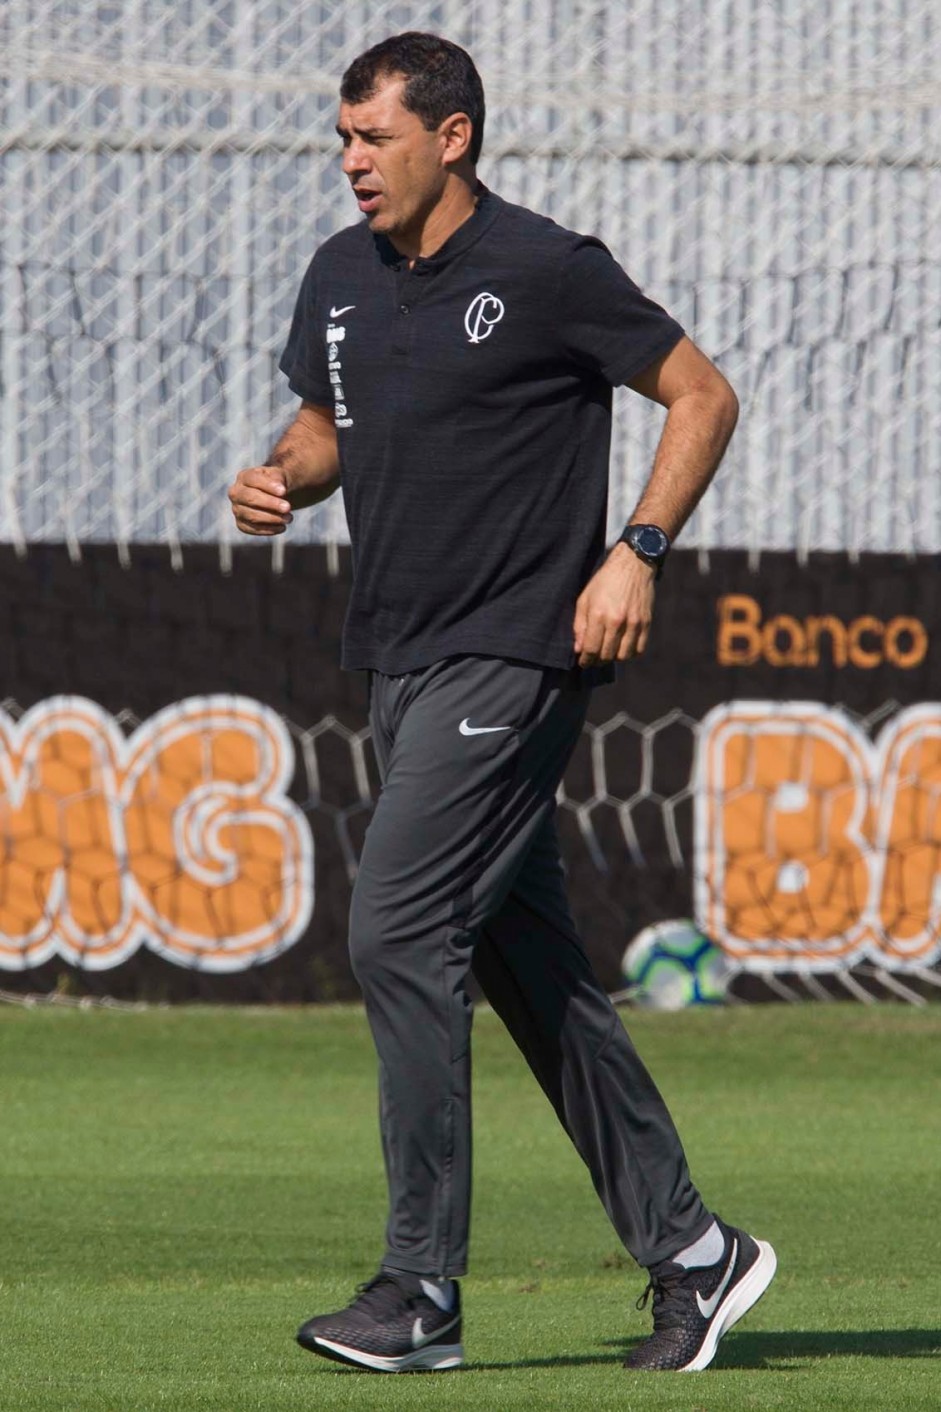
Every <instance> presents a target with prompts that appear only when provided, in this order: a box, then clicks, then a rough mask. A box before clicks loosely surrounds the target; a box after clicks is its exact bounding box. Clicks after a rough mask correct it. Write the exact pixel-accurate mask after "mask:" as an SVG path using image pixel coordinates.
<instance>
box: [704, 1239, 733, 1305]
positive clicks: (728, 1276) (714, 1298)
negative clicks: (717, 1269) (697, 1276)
mask: <svg viewBox="0 0 941 1412" xmlns="http://www.w3.org/2000/svg"><path fill="white" fill-rule="evenodd" d="M737 1255H738V1241H737V1240H734V1241H733V1242H732V1254H731V1255H730V1256H729V1264H728V1268H727V1269H726V1272H725V1274H724V1275H723V1276H722V1283H721V1284H720V1285H719V1288H718V1289H717V1290H716V1292H715V1294H714V1295H713V1296H712V1298H711V1299H703V1297H702V1295H701V1294H700V1293H699V1290H698V1289H697V1291H696V1303H697V1304H698V1305H699V1312H700V1314H701V1315H702V1316H703V1318H704V1319H711V1318H712V1316H713V1314H714V1313H715V1312H716V1310H717V1309H718V1307H719V1300H720V1299H721V1298H722V1296H723V1295H724V1294H725V1289H726V1285H727V1284H728V1282H729V1280H730V1279H731V1278H732V1271H733V1270H734V1269H735V1257H736V1256H737Z"/></svg>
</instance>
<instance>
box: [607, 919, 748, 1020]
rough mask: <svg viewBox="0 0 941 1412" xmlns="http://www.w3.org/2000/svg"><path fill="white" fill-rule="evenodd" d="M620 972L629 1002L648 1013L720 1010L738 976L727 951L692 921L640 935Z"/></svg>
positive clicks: (655, 927)
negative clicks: (714, 1007) (703, 1007)
mask: <svg viewBox="0 0 941 1412" xmlns="http://www.w3.org/2000/svg"><path fill="white" fill-rule="evenodd" d="M621 970H622V972H623V975H624V979H625V981H626V982H627V986H628V990H629V991H630V994H631V999H632V1000H633V1001H634V1002H635V1003H636V1004H638V1005H642V1006H644V1007H645V1008H647V1009H650V1010H682V1009H684V1008H685V1007H686V1006H687V1005H721V1004H722V1003H723V1001H724V1000H725V992H726V990H727V988H728V984H729V981H730V980H731V978H732V976H733V975H734V974H735V971H736V967H735V966H733V965H732V963H731V962H730V961H729V959H728V957H727V956H726V954H725V952H724V951H722V950H720V948H719V947H718V946H716V944H715V942H713V941H710V940H709V938H708V937H707V936H705V935H704V934H703V933H702V932H701V931H700V930H699V928H698V927H697V926H696V925H695V923H694V922H691V921H689V920H687V919H686V918H680V919H678V920H677V921H673V922H656V923H654V925H653V926H650V927H645V928H644V930H643V931H642V932H638V933H637V935H636V936H635V937H634V939H633V941H632V942H631V943H630V945H629V946H628V948H627V950H626V951H625V953H624V960H623V962H622V963H621Z"/></svg>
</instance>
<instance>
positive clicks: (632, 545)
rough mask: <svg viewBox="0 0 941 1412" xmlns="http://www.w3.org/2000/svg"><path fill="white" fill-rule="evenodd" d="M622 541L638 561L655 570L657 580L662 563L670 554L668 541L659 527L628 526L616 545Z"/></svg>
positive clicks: (661, 571) (661, 569)
mask: <svg viewBox="0 0 941 1412" xmlns="http://www.w3.org/2000/svg"><path fill="white" fill-rule="evenodd" d="M622 541H623V543H624V544H626V545H627V547H628V549H633V551H634V553H635V554H636V555H637V557H638V559H643V561H644V563H645V564H649V565H650V567H651V568H652V569H656V571H657V578H659V577H660V575H661V574H662V573H663V561H664V559H665V558H666V557H667V555H668V554H669V552H670V539H669V536H668V535H666V534H664V532H663V530H662V529H661V528H660V526H659V525H628V526H627V529H626V530H625V531H624V533H623V534H622V535H621V538H620V539H619V540H618V543H619V544H620V543H621V542H622Z"/></svg>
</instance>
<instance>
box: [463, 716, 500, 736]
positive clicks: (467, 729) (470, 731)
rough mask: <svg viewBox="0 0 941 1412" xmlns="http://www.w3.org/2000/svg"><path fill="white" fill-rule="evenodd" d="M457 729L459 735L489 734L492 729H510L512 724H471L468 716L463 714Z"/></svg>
mask: <svg viewBox="0 0 941 1412" xmlns="http://www.w3.org/2000/svg"><path fill="white" fill-rule="evenodd" d="M458 729H459V730H460V732H461V735H490V733H491V732H492V731H511V730H512V729H513V727H512V726H472V725H471V723H470V716H465V717H464V719H463V721H462V722H461V724H460V726H459V727H458Z"/></svg>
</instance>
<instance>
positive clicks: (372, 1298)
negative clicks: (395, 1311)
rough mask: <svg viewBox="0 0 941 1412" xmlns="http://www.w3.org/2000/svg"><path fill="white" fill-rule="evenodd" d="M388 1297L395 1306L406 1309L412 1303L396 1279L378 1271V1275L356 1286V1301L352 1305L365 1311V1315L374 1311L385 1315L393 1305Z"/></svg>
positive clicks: (381, 1270)
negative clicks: (403, 1306) (401, 1306)
mask: <svg viewBox="0 0 941 1412" xmlns="http://www.w3.org/2000/svg"><path fill="white" fill-rule="evenodd" d="M390 1296H394V1302H396V1305H406V1308H408V1305H411V1303H413V1299H411V1296H410V1295H408V1292H407V1291H406V1289H403V1286H401V1285H400V1284H398V1281H397V1279H394V1278H393V1276H391V1275H387V1274H386V1271H383V1269H380V1272H379V1274H377V1275H373V1278H372V1279H367V1281H366V1282H365V1284H362V1285H357V1286H356V1299H355V1300H353V1303H355V1305H356V1306H357V1308H359V1309H365V1310H366V1312H367V1313H373V1312H374V1310H376V1312H383V1313H386V1312H387V1310H389V1306H390V1305H391V1303H393V1298H390Z"/></svg>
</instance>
